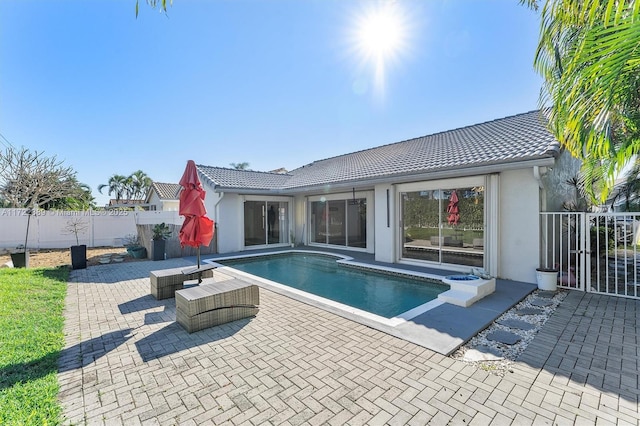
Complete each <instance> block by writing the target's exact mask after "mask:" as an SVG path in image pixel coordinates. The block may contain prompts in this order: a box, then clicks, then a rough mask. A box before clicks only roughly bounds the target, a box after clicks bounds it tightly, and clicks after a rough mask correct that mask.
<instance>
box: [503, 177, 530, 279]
mask: <svg viewBox="0 0 640 426" xmlns="http://www.w3.org/2000/svg"><path fill="white" fill-rule="evenodd" d="M499 194H500V195H499V200H498V224H499V229H498V259H497V260H498V274H497V275H498V277H499V278H502V279H507V280H516V281H523V282H529V283H535V282H536V268H537V267H538V261H539V257H540V218H539V216H540V215H539V213H540V186H539V182H538V181H537V180H536V178H535V177H534V174H533V169H531V168H529V169H521V170H513V171H505V172H502V173H500V185H499Z"/></svg>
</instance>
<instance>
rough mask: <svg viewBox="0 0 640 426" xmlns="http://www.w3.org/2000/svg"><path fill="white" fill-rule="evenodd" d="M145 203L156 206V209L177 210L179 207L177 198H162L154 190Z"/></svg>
mask: <svg viewBox="0 0 640 426" xmlns="http://www.w3.org/2000/svg"><path fill="white" fill-rule="evenodd" d="M147 203H148V204H152V205H154V206H156V211H165V212H173V211H176V212H177V211H178V209H179V208H180V201H179V200H162V199H161V198H160V197H159V196H158V193H157V192H156V191H155V190H154V191H152V193H151V195H150V196H149V200H148V201H147Z"/></svg>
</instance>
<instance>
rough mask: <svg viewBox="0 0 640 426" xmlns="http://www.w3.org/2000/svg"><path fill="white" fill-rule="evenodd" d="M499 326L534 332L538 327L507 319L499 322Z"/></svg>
mask: <svg viewBox="0 0 640 426" xmlns="http://www.w3.org/2000/svg"><path fill="white" fill-rule="evenodd" d="M498 324H501V325H504V326H505V327H509V328H517V329H518V330H533V329H534V328H536V326H535V325H533V324H531V323H528V322H526V321H521V320H517V319H505V320H502V321H498Z"/></svg>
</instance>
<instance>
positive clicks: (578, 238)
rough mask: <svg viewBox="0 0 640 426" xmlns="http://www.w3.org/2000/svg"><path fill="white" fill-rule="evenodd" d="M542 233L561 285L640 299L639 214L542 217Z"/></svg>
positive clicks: (544, 252) (543, 259)
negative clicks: (557, 271)
mask: <svg viewBox="0 0 640 426" xmlns="http://www.w3.org/2000/svg"><path fill="white" fill-rule="evenodd" d="M540 231H541V244H540V247H541V252H540V265H541V266H543V267H548V268H556V269H558V270H559V274H558V286H559V287H561V288H568V289H579V290H585V291H589V292H594V293H601V294H608V295H616V296H621V297H631V298H636V299H637V298H640V288H639V287H640V283H639V282H640V253H639V247H640V213H576V212H562V213H555V212H554V213H541V214H540Z"/></svg>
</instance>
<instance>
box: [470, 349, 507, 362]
mask: <svg viewBox="0 0 640 426" xmlns="http://www.w3.org/2000/svg"><path fill="white" fill-rule="evenodd" d="M502 359H504V356H502V354H501V353H500V351H499V350H497V349H494V348H491V347H489V346H478V347H477V348H475V349H469V350H468V351H466V352H465V353H464V357H463V358H462V360H463V361H468V362H476V361H500V360H502Z"/></svg>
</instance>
